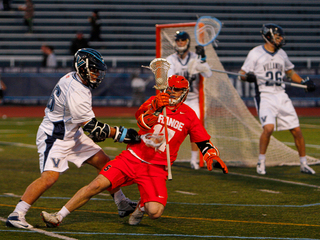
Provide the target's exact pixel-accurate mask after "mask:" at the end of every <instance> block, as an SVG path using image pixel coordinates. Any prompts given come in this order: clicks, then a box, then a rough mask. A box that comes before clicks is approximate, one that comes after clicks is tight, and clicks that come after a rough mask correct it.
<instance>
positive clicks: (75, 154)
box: [37, 128, 101, 173]
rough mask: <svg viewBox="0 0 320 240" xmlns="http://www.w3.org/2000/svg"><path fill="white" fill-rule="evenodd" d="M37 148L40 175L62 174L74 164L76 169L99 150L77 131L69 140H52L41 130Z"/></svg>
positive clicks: (97, 146)
mask: <svg viewBox="0 0 320 240" xmlns="http://www.w3.org/2000/svg"><path fill="white" fill-rule="evenodd" d="M37 147H38V153H39V163H40V171H41V173H42V172H44V171H54V172H60V173H62V172H64V171H66V170H67V169H68V168H69V166H68V162H72V163H74V164H75V165H76V166H77V167H78V168H80V167H81V165H82V164H83V162H85V161H86V160H88V158H90V157H91V156H93V155H95V154H96V153H97V152H99V151H100V150H101V148H100V146H99V145H97V144H96V143H94V142H93V141H92V140H91V139H90V138H89V137H88V136H87V135H85V134H84V132H83V131H79V130H78V131H77V132H76V134H75V137H74V138H73V139H71V140H60V139H54V138H52V137H51V136H49V135H47V134H46V133H45V132H44V131H43V130H42V129H41V128H39V130H38V133H37Z"/></svg>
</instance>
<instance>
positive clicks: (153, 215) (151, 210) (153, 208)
mask: <svg viewBox="0 0 320 240" xmlns="http://www.w3.org/2000/svg"><path fill="white" fill-rule="evenodd" d="M145 208H146V212H147V214H148V216H149V218H150V219H152V220H154V219H157V218H159V217H161V215H162V214H163V211H164V206H163V205H162V204H160V203H151V204H146V205H145Z"/></svg>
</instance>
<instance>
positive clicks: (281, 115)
mask: <svg viewBox="0 0 320 240" xmlns="http://www.w3.org/2000/svg"><path fill="white" fill-rule="evenodd" d="M255 100H256V99H255ZM257 105H258V106H257ZM256 106H257V107H258V108H257V109H258V111H259V119H260V122H261V124H262V127H263V126H265V125H267V124H273V125H274V130H275V131H282V130H289V129H293V128H296V127H299V118H298V116H297V113H296V111H295V109H294V107H293V104H292V102H291V100H290V98H289V97H288V95H287V94H286V93H277V94H270V93H261V95H260V103H257V101H256Z"/></svg>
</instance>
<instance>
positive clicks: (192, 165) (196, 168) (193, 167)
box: [190, 162, 200, 170]
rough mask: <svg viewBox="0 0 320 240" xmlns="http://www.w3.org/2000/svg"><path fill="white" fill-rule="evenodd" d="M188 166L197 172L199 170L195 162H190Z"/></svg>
mask: <svg viewBox="0 0 320 240" xmlns="http://www.w3.org/2000/svg"><path fill="white" fill-rule="evenodd" d="M190 165H191V168H192V169H194V170H199V169H200V166H199V164H198V163H196V162H190Z"/></svg>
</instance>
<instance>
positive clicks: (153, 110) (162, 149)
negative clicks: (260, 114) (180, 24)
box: [44, 75, 228, 225]
mask: <svg viewBox="0 0 320 240" xmlns="http://www.w3.org/2000/svg"><path fill="white" fill-rule="evenodd" d="M188 92H189V82H188V81H187V80H186V78H185V77H183V76H178V75H172V76H170V77H169V79H168V85H167V88H166V90H165V91H163V92H159V93H158V94H157V95H156V96H152V97H150V98H149V99H148V100H147V101H146V102H145V103H143V104H142V105H141V107H140V108H139V109H138V111H137V112H136V114H135V116H136V119H137V122H138V126H139V128H140V131H139V135H141V142H140V143H134V144H128V145H127V150H125V151H123V152H122V153H121V154H119V155H118V156H117V157H116V158H115V159H114V160H112V161H110V162H108V163H107V164H106V165H105V166H104V168H103V170H102V171H101V172H100V174H99V175H98V177H97V178H96V179H94V180H93V181H92V182H91V183H90V184H89V185H88V186H85V187H83V188H82V189H80V190H79V191H78V192H77V193H76V194H75V195H74V196H73V197H72V198H71V199H70V200H69V201H68V202H67V204H66V205H65V206H64V207H65V208H66V209H68V211H69V212H73V211H74V210H76V209H78V208H80V207H81V206H83V205H84V204H85V203H86V202H88V201H89V200H90V198H91V197H93V196H94V195H96V194H98V193H100V192H102V191H104V190H106V189H108V190H112V189H114V188H117V187H120V186H121V187H122V186H127V185H130V184H133V183H136V184H137V185H138V189H139V192H140V201H139V203H138V206H137V207H136V209H135V211H134V212H133V213H132V215H131V216H130V218H129V224H130V225H138V224H139V223H140V221H141V220H142V218H143V215H144V213H145V212H146V213H147V214H148V216H149V217H150V218H151V219H157V218H159V217H160V216H161V215H162V213H163V211H164V208H165V206H166V203H167V198H168V194H167V187H166V181H167V177H168V172H167V169H166V168H167V155H166V142H165V141H164V137H163V136H164V133H165V123H164V119H165V118H164V116H163V113H162V111H163V108H164V107H166V110H167V112H166V115H167V116H166V119H167V130H168V136H169V137H168V143H169V146H170V162H171V164H172V163H173V162H174V161H175V160H176V157H177V154H178V150H179V147H180V145H181V143H182V142H183V141H184V139H185V138H186V136H187V135H190V137H191V140H192V141H193V142H195V143H196V144H197V146H198V148H199V149H200V151H201V152H202V154H203V156H204V160H205V161H206V162H207V168H208V170H209V171H211V170H212V168H213V167H216V168H220V169H222V171H223V172H224V173H228V168H227V166H226V165H225V163H224V162H223V161H222V160H221V159H220V157H219V155H220V153H219V150H218V149H217V147H215V146H214V145H213V144H212V143H211V141H210V136H209V135H208V133H207V131H206V130H205V128H204V127H203V126H202V124H201V122H200V120H199V119H198V117H197V115H196V114H195V112H194V111H193V110H192V109H191V108H190V107H189V106H187V105H186V104H184V103H183V102H184V101H185V99H186V97H187V95H188ZM57 219H58V220H57ZM44 220H45V221H47V222H51V221H53V222H61V221H62V217H61V216H57V215H54V214H51V215H50V216H48V217H47V218H46V219H44Z"/></svg>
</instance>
